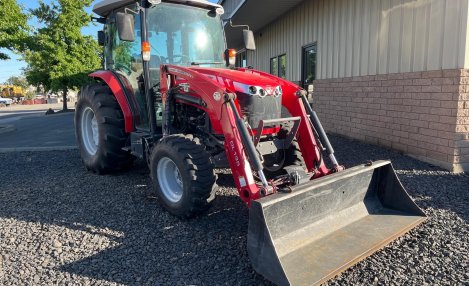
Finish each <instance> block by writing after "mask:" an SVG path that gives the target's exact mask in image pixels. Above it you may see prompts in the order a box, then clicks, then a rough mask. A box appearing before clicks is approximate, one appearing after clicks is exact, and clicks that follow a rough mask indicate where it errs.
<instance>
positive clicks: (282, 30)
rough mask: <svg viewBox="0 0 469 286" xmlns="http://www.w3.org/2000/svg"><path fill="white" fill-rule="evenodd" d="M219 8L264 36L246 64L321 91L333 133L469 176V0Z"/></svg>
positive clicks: (228, 0)
mask: <svg viewBox="0 0 469 286" xmlns="http://www.w3.org/2000/svg"><path fill="white" fill-rule="evenodd" d="M220 3H221V4H222V5H223V6H224V7H225V11H226V14H225V17H226V18H231V19H232V22H233V24H247V25H249V26H250V28H251V29H252V30H253V31H254V32H255V37H256V44H257V50H256V51H255V52H243V51H241V52H240V53H239V60H238V64H239V65H247V66H253V67H254V68H256V69H260V70H264V71H267V72H270V73H272V74H276V75H278V76H281V77H284V78H286V79H288V80H290V81H293V82H296V83H298V84H300V85H302V86H304V88H305V89H309V90H310V91H313V107H314V109H315V110H316V111H317V112H318V114H319V116H320V118H321V120H322V121H323V124H324V126H325V128H326V131H328V132H331V133H336V134H340V135H344V136H347V137H351V138H355V139H359V140H363V141H366V142H370V143H373V144H378V145H382V146H385V147H388V148H392V149H395V150H398V151H401V152H403V153H405V154H409V155H411V156H414V157H417V158H419V159H421V160H423V161H427V162H430V163H433V164H436V165H439V166H442V167H444V168H446V169H449V170H453V171H455V172H460V171H463V170H465V171H468V170H469V36H468V32H469V29H468V25H469V18H468V11H469V0H305V1H300V0H222V1H220ZM225 27H226V29H225V30H226V34H227V38H228V45H229V46H230V47H239V46H241V45H242V39H241V32H240V31H239V28H232V27H230V24H229V23H227V24H226V26H225Z"/></svg>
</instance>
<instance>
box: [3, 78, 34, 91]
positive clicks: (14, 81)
mask: <svg viewBox="0 0 469 286" xmlns="http://www.w3.org/2000/svg"><path fill="white" fill-rule="evenodd" d="M6 84H8V85H16V86H20V87H22V88H23V89H27V88H28V87H29V83H28V81H27V80H26V78H25V77H23V76H11V77H9V78H8V79H7V81H6Z"/></svg>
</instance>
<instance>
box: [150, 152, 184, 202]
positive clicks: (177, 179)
mask: <svg viewBox="0 0 469 286" xmlns="http://www.w3.org/2000/svg"><path fill="white" fill-rule="evenodd" d="M156 174H157V177H158V183H159V185H160V189H161V192H162V193H163V195H164V196H165V198H166V199H167V200H168V201H170V202H172V203H177V202H178V201H179V200H181V198H182V192H183V188H184V184H183V182H182V176H181V173H180V172H179V169H178V167H177V166H176V164H175V163H174V162H173V160H171V159H169V158H167V157H164V158H161V159H160V160H159V161H158V166H157V168H156Z"/></svg>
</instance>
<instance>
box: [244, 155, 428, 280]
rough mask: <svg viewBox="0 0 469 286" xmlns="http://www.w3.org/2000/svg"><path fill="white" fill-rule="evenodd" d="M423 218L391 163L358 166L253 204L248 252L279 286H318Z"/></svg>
mask: <svg viewBox="0 0 469 286" xmlns="http://www.w3.org/2000/svg"><path fill="white" fill-rule="evenodd" d="M425 218H426V216H425V214H424V212H423V211H422V210H421V209H420V208H419V207H418V206H417V205H416V204H415V203H414V202H413V201H412V199H411V198H410V197H409V195H408V194H407V192H406V190H405V189H404V187H403V186H402V184H401V183H400V181H399V179H398V178H397V176H396V174H395V171H394V169H393V167H392V165H391V163H390V162H389V161H378V162H375V163H373V164H372V165H370V166H369V165H367V166H357V167H354V168H351V169H348V170H345V171H342V172H339V173H335V174H331V175H328V176H325V177H321V178H318V179H315V180H314V181H310V182H307V183H304V184H300V185H297V186H294V187H292V193H289V194H283V193H277V194H274V195H271V196H267V197H264V198H261V199H259V200H256V201H253V202H252V204H251V208H250V211H249V231H248V253H249V257H250V259H251V262H252V265H253V267H254V269H255V270H256V271H257V272H258V273H260V274H261V275H263V276H264V277H266V278H267V279H269V280H270V281H272V282H274V283H275V284H277V285H316V284H321V283H324V282H325V281H327V280H328V279H330V278H333V277H334V276H335V275H337V274H339V273H340V272H342V271H344V270H345V269H347V268H349V267H350V266H352V265H354V264H355V263H357V262H359V261H360V260H362V259H364V258H366V257H367V256H369V255H371V254H372V253H374V252H375V251H377V250H379V249H380V248H381V247H383V246H385V245H386V244H388V243H389V242H391V241H393V240H394V239H396V238H397V237H399V236H401V235H403V234H404V233H406V232H407V231H409V230H410V229H412V228H414V227H415V226H417V225H418V224H419V223H421V222H422V221H424V220H425Z"/></svg>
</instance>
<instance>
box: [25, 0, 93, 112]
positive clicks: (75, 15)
mask: <svg viewBox="0 0 469 286" xmlns="http://www.w3.org/2000/svg"><path fill="white" fill-rule="evenodd" d="M91 2H92V0H81V1H76V0H58V1H53V2H52V3H51V4H46V3H44V2H42V1H41V2H39V8H37V9H34V10H32V11H31V14H32V15H33V16H34V17H36V18H37V20H38V21H39V22H40V23H41V24H44V27H42V28H39V29H38V30H37V32H35V33H33V34H32V35H31V36H30V37H31V41H30V43H31V44H30V45H29V50H28V51H26V52H25V54H24V58H25V60H26V62H27V63H28V67H27V68H26V77H27V79H28V81H29V82H30V83H31V84H33V85H36V86H39V85H42V86H43V87H44V89H45V90H51V91H63V92H64V109H66V100H65V97H66V94H67V91H68V90H69V89H76V88H79V87H80V86H82V85H83V84H84V83H85V82H87V81H89V77H88V76H87V74H88V73H89V72H91V71H94V70H96V69H99V67H100V65H101V60H100V56H99V54H100V52H101V48H100V47H99V45H98V43H97V41H96V40H94V39H93V38H92V37H90V36H84V35H82V34H81V29H82V27H84V26H86V25H88V24H89V23H90V15H89V14H87V13H86V12H85V11H84V8H85V7H87V6H89V5H90V4H91Z"/></svg>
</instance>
